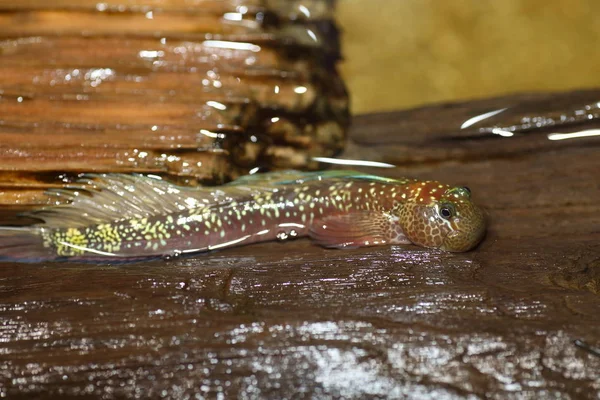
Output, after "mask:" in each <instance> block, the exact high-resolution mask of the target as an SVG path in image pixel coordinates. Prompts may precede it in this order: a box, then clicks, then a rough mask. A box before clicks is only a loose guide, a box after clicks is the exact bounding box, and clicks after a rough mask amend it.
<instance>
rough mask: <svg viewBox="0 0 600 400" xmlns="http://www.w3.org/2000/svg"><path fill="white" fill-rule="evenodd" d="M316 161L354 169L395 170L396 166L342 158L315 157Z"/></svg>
mask: <svg viewBox="0 0 600 400" xmlns="http://www.w3.org/2000/svg"><path fill="white" fill-rule="evenodd" d="M313 160H314V161H317V162H320V163H325V164H332V165H344V166H354V167H375V168H394V167H395V165H393V164H388V163H384V162H378V161H368V160H347V159H342V158H330V157H313Z"/></svg>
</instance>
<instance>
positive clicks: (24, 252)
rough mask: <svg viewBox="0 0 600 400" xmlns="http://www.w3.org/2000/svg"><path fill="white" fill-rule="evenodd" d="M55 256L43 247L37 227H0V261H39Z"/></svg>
mask: <svg viewBox="0 0 600 400" xmlns="http://www.w3.org/2000/svg"><path fill="white" fill-rule="evenodd" d="M55 257H56V256H55V254H53V252H52V250H51V249H49V248H47V247H44V242H43V239H42V236H41V230H40V229H39V228H36V227H24V228H21V227H18V228H17V227H14V228H13V227H0V261H17V262H39V261H44V260H50V259H53V258H55Z"/></svg>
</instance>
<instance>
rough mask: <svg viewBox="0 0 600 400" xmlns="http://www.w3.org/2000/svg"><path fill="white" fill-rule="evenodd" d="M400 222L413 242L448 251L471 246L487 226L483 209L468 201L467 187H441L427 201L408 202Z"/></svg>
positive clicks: (461, 250) (469, 192) (476, 242)
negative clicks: (433, 196) (437, 193)
mask: <svg viewBox="0 0 600 400" xmlns="http://www.w3.org/2000/svg"><path fill="white" fill-rule="evenodd" d="M399 222H400V224H401V225H402V228H403V231H404V234H405V235H406V237H407V238H408V239H409V240H410V241H411V242H412V243H414V244H417V245H419V246H424V247H431V248H439V249H442V250H445V251H451V252H463V251H468V250H471V249H473V248H474V247H475V246H477V245H478V244H479V242H481V240H482V239H483V237H484V236H485V230H486V222H485V218H484V214H483V211H482V210H481V208H479V207H478V206H477V205H475V204H474V203H473V202H472V201H471V191H470V190H469V189H468V188H466V187H453V188H447V189H444V190H443V191H442V192H441V193H440V195H438V196H436V198H432V200H431V201H429V202H427V203H424V202H422V201H413V202H410V201H409V202H407V203H406V204H404V206H403V207H402V209H401V210H400V215H399Z"/></svg>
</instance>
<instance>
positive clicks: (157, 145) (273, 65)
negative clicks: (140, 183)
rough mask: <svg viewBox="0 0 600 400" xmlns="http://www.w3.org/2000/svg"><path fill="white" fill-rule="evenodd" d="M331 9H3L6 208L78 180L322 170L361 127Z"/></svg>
mask: <svg viewBox="0 0 600 400" xmlns="http://www.w3.org/2000/svg"><path fill="white" fill-rule="evenodd" d="M332 7H333V5H332V2H330V1H323V0H315V1H310V2H294V1H292V2H289V1H277V0H276V1H247V2H240V1H214V0H201V1H196V2H193V3H190V2H189V1H179V0H172V1H154V0H130V1H118V2H113V1H107V2H104V3H97V2H89V1H82V0H62V1H59V2H52V3H48V2H44V1H37V0H28V1H24V2H19V3H15V2H9V1H0V139H1V140H0V205H3V206H10V207H13V208H14V206H16V205H19V206H22V207H21V208H18V207H17V208H16V210H17V211H19V210H21V211H22V210H23V209H24V208H27V207H35V206H39V205H43V204H45V203H46V202H47V198H46V196H45V195H44V191H45V190H46V189H49V188H52V187H56V186H57V185H60V184H65V183H67V181H68V180H69V179H70V178H72V177H75V176H76V175H77V173H90V172H91V173H110V172H125V173H133V172H139V173H153V174H160V175H163V176H167V177H170V178H171V179H174V180H177V181H178V182H180V183H182V184H194V183H197V182H204V183H207V182H212V183H217V182H225V181H227V180H230V179H232V178H234V177H236V176H238V175H240V174H243V173H246V172H248V171H250V170H252V169H256V168H261V169H269V168H270V169H273V168H306V169H310V168H316V167H318V163H316V162H313V161H312V157H314V156H331V155H334V154H337V153H338V152H339V151H340V150H341V148H342V146H343V138H344V137H345V133H346V129H347V126H348V123H349V115H348V97H347V94H346V90H345V88H344V84H343V82H342V80H341V78H340V77H339V76H338V74H337V72H336V63H337V61H338V60H339V45H338V43H337V32H336V31H335V25H334V22H333V19H332ZM60 176H67V177H69V179H62V178H61V179H58V178H57V177H60ZM8 177H10V180H6V179H5V178H8ZM50 177H55V178H56V179H58V180H51V179H50Z"/></svg>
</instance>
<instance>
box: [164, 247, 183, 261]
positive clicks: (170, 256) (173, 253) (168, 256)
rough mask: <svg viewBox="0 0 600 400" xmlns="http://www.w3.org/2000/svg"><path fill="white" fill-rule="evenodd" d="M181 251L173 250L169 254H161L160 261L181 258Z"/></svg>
mask: <svg viewBox="0 0 600 400" xmlns="http://www.w3.org/2000/svg"><path fill="white" fill-rule="evenodd" d="M181 254H182V253H181V251H179V250H173V251H171V252H170V253H166V254H163V256H162V259H163V260H165V261H173V260H176V259H178V258H179V257H181Z"/></svg>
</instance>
